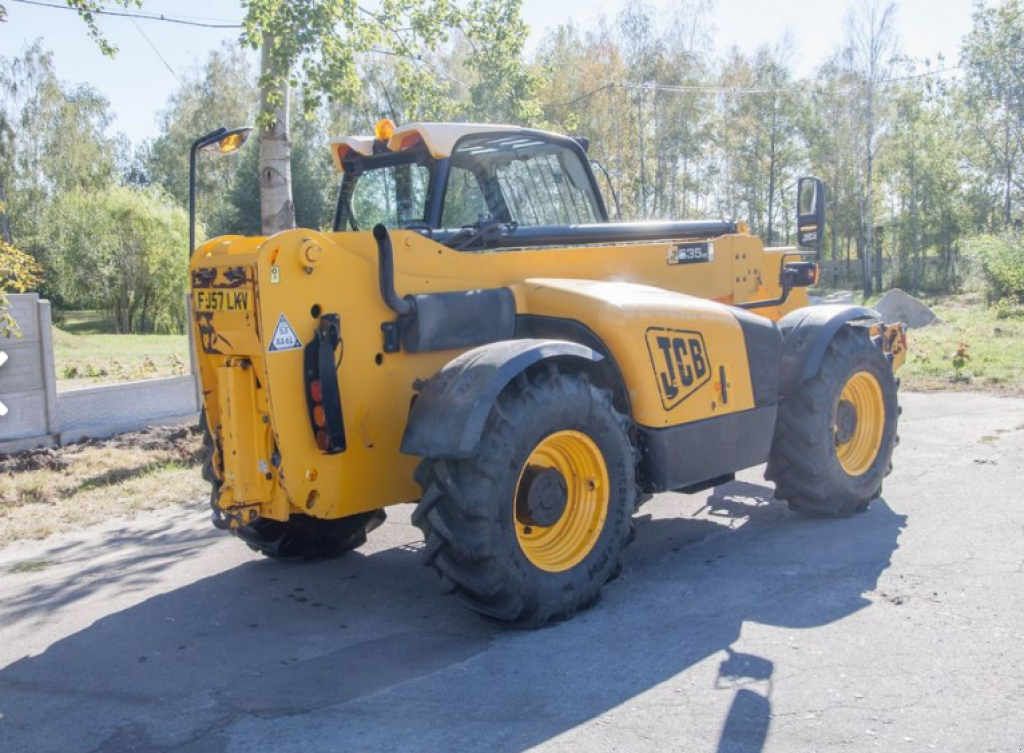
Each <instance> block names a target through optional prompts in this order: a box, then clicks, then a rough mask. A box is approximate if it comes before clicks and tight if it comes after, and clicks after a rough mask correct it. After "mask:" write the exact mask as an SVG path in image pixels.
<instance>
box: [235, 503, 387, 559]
mask: <svg viewBox="0 0 1024 753" xmlns="http://www.w3.org/2000/svg"><path fill="white" fill-rule="evenodd" d="M386 519H387V515H386V514H385V512H384V511H383V510H373V511H372V512H364V513H359V514H357V515H349V516H347V517H344V518H337V519H335V520H322V519H320V518H313V517H310V516H309V515H300V514H296V513H293V514H292V515H291V517H289V518H288V520H287V521H284V522H281V521H278V520H270V519H269V518H260V519H258V520H256V521H255V522H253V523H250V524H249V525H245V526H240V527H238V528H236V529H235V530H234V531H233V533H234V534H235V535H236V536H237V537H238V538H240V539H241V540H242V541H244V542H245V543H246V545H247V546H248V547H249V548H250V549H252V550H253V551H254V552H259V553H260V554H263V555H264V556H266V557H269V558H270V559H274V560H280V561H282V562H296V561H303V560H306V561H308V560H329V559H335V558H337V557H340V556H341V555H343V554H345V552H350V551H352V550H353V549H358V548H359V547H361V546H362V545H363V544H365V543H366V536H367V534H368V533H370V532H371V531H373V530H375V529H377V528H379V527H380V525H381V523H383V522H384V521H385V520H386Z"/></svg>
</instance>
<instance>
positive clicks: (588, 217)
mask: <svg viewBox="0 0 1024 753" xmlns="http://www.w3.org/2000/svg"><path fill="white" fill-rule="evenodd" d="M469 176H472V178H470V177H469ZM449 206H451V207H452V209H451V211H450V212H449V209H448V207H449ZM470 213H473V214H475V215H476V216H470ZM481 217H485V218H486V219H489V220H495V221H499V222H509V223H511V222H514V223H516V224H518V225H521V226H537V225H574V224H583V223H591V222H599V221H600V213H599V211H598V204H597V199H596V196H595V193H594V189H593V185H592V184H591V181H590V176H589V173H588V171H587V170H586V167H585V165H584V163H583V160H582V159H581V158H580V156H579V154H578V153H577V152H576V151H575V150H573V149H570V148H569V147H567V146H565V145H564V144H559V143H555V142H550V141H545V140H543V139H540V138H536V137H533V136H530V135H521V134H515V135H510V134H480V135H476V136H469V137H467V138H464V139H462V140H461V141H460V142H459V143H458V145H457V146H456V148H455V150H454V151H453V153H452V156H451V175H450V177H449V181H448V191H447V193H446V196H445V212H444V214H443V216H442V225H443V226H444V227H446V228H451V227H459V226H460V225H465V224H469V223H474V222H477V221H479V220H480V218H481ZM456 219H458V220H460V221H461V222H458V223H457V222H454V220H456Z"/></svg>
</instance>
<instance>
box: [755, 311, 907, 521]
mask: <svg viewBox="0 0 1024 753" xmlns="http://www.w3.org/2000/svg"><path fill="white" fill-rule="evenodd" d="M896 387H897V383H896V379H895V377H894V376H893V373H892V367H891V364H890V359H889V357H888V356H886V354H885V353H884V352H883V350H882V347H881V344H880V343H879V342H878V341H877V339H876V338H872V337H871V334H870V330H869V329H868V328H866V327H859V326H846V327H843V328H842V329H841V330H839V332H838V333H837V334H836V336H835V337H834V338H833V339H832V342H831V343H829V346H828V349H827V350H826V352H825V357H824V359H823V360H822V363H821V367H820V369H819V371H818V374H817V375H815V376H814V377H812V378H811V379H808V380H807V381H805V382H803V383H802V384H800V385H799V386H798V387H797V388H796V389H795V390H794V391H793V392H792V393H791V394H789V395H787V397H786V400H785V401H784V402H783V403H782V404H781V405H780V406H779V415H778V419H777V421H776V424H775V437H774V439H773V441H772V448H771V453H770V455H769V458H768V469H767V471H766V472H765V476H766V477H767V478H768V479H769V480H772V481H774V482H775V489H776V491H775V496H776V497H778V498H779V499H784V500H787V501H788V502H789V506H790V508H792V509H793V510H796V511H797V512H800V513H803V514H805V515H813V516H818V517H833V518H843V517H849V516H850V515H853V514H854V513H856V512H863V511H865V510H867V509H868V505H869V504H870V503H871V500H873V499H875V498H876V497H878V496H879V495H880V494H881V493H882V480H883V479H884V478H885V476H886V475H888V473H889V470H890V469H891V467H892V453H893V449H894V448H895V446H896V444H897V442H898V437H897V434H896V429H897V422H898V418H899V405H898V403H897V395H896V392H897V389H896Z"/></svg>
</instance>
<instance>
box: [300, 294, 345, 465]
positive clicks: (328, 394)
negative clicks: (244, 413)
mask: <svg viewBox="0 0 1024 753" xmlns="http://www.w3.org/2000/svg"><path fill="white" fill-rule="evenodd" d="M343 350H344V346H343V344H342V340H341V324H340V321H339V319H338V315H337V314H325V315H324V316H322V317H320V324H319V325H318V326H317V328H316V334H315V335H314V337H313V340H312V341H311V342H310V343H309V344H308V345H307V346H306V349H305V357H304V362H303V368H304V372H305V384H306V406H307V408H308V410H309V423H310V427H311V428H312V430H313V436H314V437H315V438H316V446H317V447H318V448H319V449H320V451H321V452H323V453H326V454H328V455H334V454H336V453H339V452H344V451H345V418H344V416H343V415H342V412H341V389H340V388H339V386H338V366H339V365H340V362H341V355H342V351H343Z"/></svg>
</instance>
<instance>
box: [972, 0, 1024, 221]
mask: <svg viewBox="0 0 1024 753" xmlns="http://www.w3.org/2000/svg"><path fill="white" fill-rule="evenodd" d="M962 54H963V63H964V66H965V67H966V69H967V76H966V81H965V86H964V88H963V103H964V111H965V113H967V114H968V115H969V118H968V122H969V123H970V124H971V126H972V129H973V135H974V137H975V138H976V139H977V141H978V142H979V146H980V148H979V149H978V150H977V151H976V152H975V153H974V155H973V157H974V160H973V161H974V164H975V165H976V166H977V167H978V168H979V169H980V170H981V171H983V172H984V173H985V174H986V175H988V176H991V178H992V179H993V180H992V182H991V184H990V185H991V187H992V189H996V188H998V193H996V191H995V190H993V191H992V193H993V194H994V195H995V196H999V197H1000V198H1001V202H1000V209H1001V211H1000V212H999V213H998V214H997V215H996V216H997V217H998V221H999V225H1000V226H1001V227H1009V226H1010V225H1011V224H1012V222H1013V210H1014V208H1015V207H1016V206H1017V205H1018V203H1019V201H1020V196H1021V192H1022V191H1024V3H1021V2H1020V0H1004V1H1003V2H1001V3H999V4H996V5H981V4H979V5H978V6H977V8H976V10H975V13H974V27H973V28H972V29H971V31H970V33H969V34H968V35H967V36H966V37H965V39H964V42H963V53H962ZM993 198H994V197H993Z"/></svg>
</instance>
